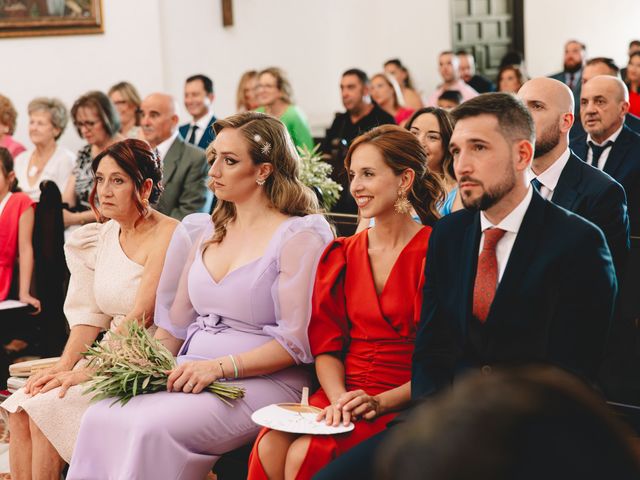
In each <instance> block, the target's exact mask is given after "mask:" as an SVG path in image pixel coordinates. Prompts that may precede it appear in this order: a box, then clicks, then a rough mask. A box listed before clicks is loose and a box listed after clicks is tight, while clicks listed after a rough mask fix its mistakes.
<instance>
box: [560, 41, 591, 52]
mask: <svg viewBox="0 0 640 480" xmlns="http://www.w3.org/2000/svg"><path fill="white" fill-rule="evenodd" d="M570 43H577V44H578V45H580V49H582V50H587V46H586V45H585V44H584V43H582V42H581V41H580V40H575V39H572V40H567V41H566V42H564V44H565V45H569V44H570Z"/></svg>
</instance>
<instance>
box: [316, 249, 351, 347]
mask: <svg viewBox="0 0 640 480" xmlns="http://www.w3.org/2000/svg"><path fill="white" fill-rule="evenodd" d="M346 266H347V261H346V257H345V248H344V239H343V238H338V239H337V240H334V241H333V242H332V243H331V244H329V246H328V247H327V248H326V249H325V251H324V253H323V254H322V257H321V258H320V263H319V264H318V269H317V272H316V281H315V285H314V287H313V297H312V301H311V321H310V322H309V343H310V345H311V353H312V355H313V356H314V357H317V356H318V355H320V354H322V353H336V352H338V353H342V352H343V350H344V349H345V348H346V344H347V342H348V338H349V320H348V318H347V308H346V302H345V297H344V275H345V270H346Z"/></svg>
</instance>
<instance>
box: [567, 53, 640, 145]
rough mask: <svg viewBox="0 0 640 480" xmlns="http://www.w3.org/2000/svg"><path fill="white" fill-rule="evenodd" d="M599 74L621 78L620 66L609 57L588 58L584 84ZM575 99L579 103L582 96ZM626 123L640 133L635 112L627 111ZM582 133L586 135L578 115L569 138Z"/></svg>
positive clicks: (583, 78)
mask: <svg viewBox="0 0 640 480" xmlns="http://www.w3.org/2000/svg"><path fill="white" fill-rule="evenodd" d="M598 75H611V76H612V77H618V78H621V77H620V68H619V67H618V66H617V65H616V62H614V61H613V59H611V58H608V57H594V58H590V59H589V60H587V63H586V65H585V66H584V68H583V69H582V85H584V84H585V83H587V82H588V81H589V80H591V79H592V78H593V77H597V76H598ZM575 100H576V102H578V103H579V102H580V97H577V98H576V99H575ZM624 123H625V125H626V126H627V127H629V128H630V129H631V130H633V131H634V132H636V133H640V118H638V117H636V116H635V115H634V114H633V113H630V112H627V115H626V116H625V118H624ZM582 135H586V132H585V131H584V128H583V127H582V122H581V121H580V116H579V115H578V118H577V119H576V120H575V121H574V122H573V127H571V132H570V133H569V138H570V139H571V140H572V141H573V139H575V138H578V137H580V136H582Z"/></svg>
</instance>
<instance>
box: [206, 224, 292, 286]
mask: <svg viewBox="0 0 640 480" xmlns="http://www.w3.org/2000/svg"><path fill="white" fill-rule="evenodd" d="M296 218H302V217H297V216H292V217H289V218H287V219H286V220H284V221H282V222H281V223H280V225H278V227H277V228H276V229H275V231H274V232H273V235H271V238H270V239H269V243H267V246H266V248H265V249H264V252H263V253H262V255H260V256H259V257H256V258H254V259H253V260H250V261H249V262H247V263H244V264H242V265H240V266H239V267H236V268H234V269H233V270H229V271H228V272H227V273H225V274H224V275H223V276H222V278H221V279H220V280H216V279H215V278H213V274H212V273H211V272H210V271H209V269H208V268H207V265H206V264H205V263H204V249H201V251H200V254H199V255H198V257H199V258H200V262H201V263H202V267H203V268H204V269H205V271H206V272H207V275H208V276H209V278H210V279H211V281H212V282H213V284H214V285H221V284H222V283H223V282H224V281H225V280H226V279H227V278H228V277H229V276H231V275H232V274H234V273H235V272H237V271H238V270H242V269H245V268H247V267H249V266H250V265H253V264H255V263H258V262H259V261H260V260H262V259H263V258H264V257H265V256H266V255H267V253H269V250H270V249H271V246H272V244H273V242H274V240H275V239H276V238H277V237H278V236H279V235H280V231H281V230H282V228H283V227H284V226H285V225H286V224H288V223H289V222H291V221H292V220H294V219H296Z"/></svg>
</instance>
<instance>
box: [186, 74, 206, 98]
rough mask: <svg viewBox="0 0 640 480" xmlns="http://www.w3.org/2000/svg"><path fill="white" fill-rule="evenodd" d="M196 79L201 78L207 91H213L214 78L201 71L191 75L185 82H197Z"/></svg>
mask: <svg viewBox="0 0 640 480" xmlns="http://www.w3.org/2000/svg"><path fill="white" fill-rule="evenodd" d="M196 80H200V81H201V82H202V85H204V91H205V92H207V93H208V94H212V93H213V80H211V79H210V78H209V77H207V76H206V75H203V74H201V73H199V74H197V75H191V76H190V77H189V78H187V81H186V82H185V83H191V82H195V81H196Z"/></svg>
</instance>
